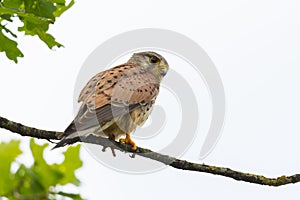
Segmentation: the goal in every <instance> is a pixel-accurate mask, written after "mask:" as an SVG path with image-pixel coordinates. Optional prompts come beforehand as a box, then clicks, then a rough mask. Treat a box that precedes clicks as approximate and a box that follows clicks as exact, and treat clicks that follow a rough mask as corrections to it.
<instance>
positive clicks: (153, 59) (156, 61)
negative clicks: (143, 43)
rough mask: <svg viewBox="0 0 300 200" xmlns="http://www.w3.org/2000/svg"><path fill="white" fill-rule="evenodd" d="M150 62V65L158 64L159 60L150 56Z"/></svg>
mask: <svg viewBox="0 0 300 200" xmlns="http://www.w3.org/2000/svg"><path fill="white" fill-rule="evenodd" d="M150 62H151V63H159V62H160V60H159V58H158V57H156V56H151V57H150Z"/></svg>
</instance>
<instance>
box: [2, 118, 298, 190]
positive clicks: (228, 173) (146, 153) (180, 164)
mask: <svg viewBox="0 0 300 200" xmlns="http://www.w3.org/2000/svg"><path fill="white" fill-rule="evenodd" d="M0 128H4V129H6V130H9V131H11V132H14V133H18V134H20V135H22V136H29V137H35V138H39V139H46V140H59V139H60V136H61V135H62V132H56V131H46V130H40V129H36V128H32V127H28V126H24V125H22V124H20V123H16V122H13V121H10V120H8V119H6V118H3V117H0ZM81 142H85V143H90V144H97V145H101V146H103V147H111V148H113V149H117V150H120V151H125V152H131V153H134V154H137V155H139V156H142V157H145V158H149V159H152V160H155V161H158V162H161V163H163V164H165V165H169V166H171V167H173V168H176V169H181V170H189V171H196V172H204V173H209V174H214V175H220V176H224V177H228V178H232V179H235V180H237V181H244V182H248V183H254V184H259V185H268V186H282V185H287V184H291V183H298V182H300V174H295V175H292V176H280V177H278V178H267V177H264V176H262V175H256V174H250V173H244V172H239V171H235V170H232V169H229V168H224V167H217V166H211V165H206V164H198V163H192V162H188V161H185V160H179V159H177V158H174V157H171V156H168V155H163V154H160V153H156V152H153V151H151V150H149V149H144V148H141V147H137V150H136V151H133V150H132V148H131V146H130V145H127V144H120V143H118V142H115V141H111V140H109V139H107V138H103V137H96V136H92V135H90V136H88V137H86V138H81Z"/></svg>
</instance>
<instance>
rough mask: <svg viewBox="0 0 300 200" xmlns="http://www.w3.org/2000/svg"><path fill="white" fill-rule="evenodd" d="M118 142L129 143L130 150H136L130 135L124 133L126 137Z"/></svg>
mask: <svg viewBox="0 0 300 200" xmlns="http://www.w3.org/2000/svg"><path fill="white" fill-rule="evenodd" d="M119 142H120V143H125V144H130V145H131V146H132V150H134V151H135V150H136V144H135V143H134V141H132V140H131V138H130V135H129V134H126V137H125V138H124V139H120V140H119Z"/></svg>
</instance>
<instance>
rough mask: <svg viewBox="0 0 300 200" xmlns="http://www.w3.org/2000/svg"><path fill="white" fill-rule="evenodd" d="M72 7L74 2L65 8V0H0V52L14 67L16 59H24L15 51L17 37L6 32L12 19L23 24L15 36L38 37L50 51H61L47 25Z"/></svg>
mask: <svg viewBox="0 0 300 200" xmlns="http://www.w3.org/2000/svg"><path fill="white" fill-rule="evenodd" d="M73 4H74V0H71V1H70V2H69V3H68V4H67V3H66V1H65V0H0V52H5V53H6V56H7V57H8V58H9V59H10V60H13V61H15V63H17V62H18V57H23V56H24V55H23V53H22V52H21V50H20V49H19V48H18V44H17V42H16V39H17V35H16V34H15V33H13V31H11V30H10V29H8V28H7V24H8V23H13V22H14V21H15V20H16V19H19V20H20V21H21V22H22V24H23V25H22V26H20V27H18V31H19V32H24V33H25V35H31V36H38V37H39V38H40V40H42V41H43V42H44V43H45V44H46V45H47V46H48V47H49V48H50V49H52V48H53V47H62V44H60V43H59V42H57V41H56V40H55V38H54V37H53V36H52V35H50V34H49V33H48V30H49V25H50V24H53V23H55V20H56V18H57V17H59V16H61V14H63V13H64V12H65V11H66V10H68V9H69V8H70V7H72V5H73Z"/></svg>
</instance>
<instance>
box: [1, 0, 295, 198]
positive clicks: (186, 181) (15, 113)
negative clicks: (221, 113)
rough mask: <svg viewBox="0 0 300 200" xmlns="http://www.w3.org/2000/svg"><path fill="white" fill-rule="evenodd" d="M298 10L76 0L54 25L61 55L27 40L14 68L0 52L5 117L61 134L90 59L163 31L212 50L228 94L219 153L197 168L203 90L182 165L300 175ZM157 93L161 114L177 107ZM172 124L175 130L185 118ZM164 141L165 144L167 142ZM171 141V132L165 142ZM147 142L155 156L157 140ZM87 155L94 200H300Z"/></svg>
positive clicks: (234, 3)
mask: <svg viewBox="0 0 300 200" xmlns="http://www.w3.org/2000/svg"><path fill="white" fill-rule="evenodd" d="M179 2H180V3H179ZM299 7H300V2H299V1H296V0H286V1H279V0H266V1H259V0H242V1H241V0H229V1H221V0H211V1H200V0H197V1H196V0H194V1H174V0H172V1H171V0H164V1H159V0H152V1H145V2H141V1H138V0H128V1H124V0H114V1H92V0H85V1H83V0H81V1H79V0H77V2H76V4H75V5H74V7H73V8H71V9H70V10H69V11H67V12H66V13H65V14H64V15H63V16H62V17H61V18H60V19H59V20H58V21H57V23H56V24H55V25H53V26H52V27H51V31H50V32H51V33H52V34H53V35H54V36H55V37H56V39H57V40H58V41H59V42H61V43H62V44H64V46H65V48H62V49H57V50H55V51H51V50H49V49H47V47H46V45H44V44H43V43H41V42H40V41H39V40H38V39H37V38H32V37H24V38H23V37H21V38H20V44H19V46H20V48H21V49H22V51H23V53H24V55H25V58H22V59H20V60H19V64H18V65H15V64H14V63H13V62H11V61H8V60H7V59H6V58H5V57H4V55H3V54H1V55H0V59H1V67H0V90H1V93H2V95H1V104H0V115H1V116H3V117H7V118H9V119H11V120H14V121H18V122H21V123H23V124H26V125H30V126H34V127H37V128H42V129H50V130H58V131H62V130H64V129H65V128H66V126H67V125H68V123H70V121H71V120H72V117H73V115H74V111H73V97H74V94H73V91H74V85H75V82H76V78H77V76H78V72H79V70H80V68H81V66H82V64H83V62H84V61H85V59H86V58H87V57H88V56H89V54H90V53H91V52H92V51H93V50H94V49H95V48H96V47H98V45H100V44H101V43H102V42H104V41H106V40H107V39H109V38H110V37H112V36H114V35H117V34H120V33H122V32H125V31H129V30H133V29H137V28H147V27H153V28H165V29H170V30H174V31H176V32H179V33H182V34H184V35H186V36H188V37H189V38H191V39H193V40H194V41H196V42H197V43H198V44H199V45H200V46H201V47H202V48H203V49H204V50H205V51H206V52H207V54H208V55H209V56H210V58H211V59H212V61H213V62H214V63H215V65H216V67H217V69H218V71H219V73H220V76H221V78H222V80H223V84H224V87H225V93H226V102H227V105H226V121H225V125H224V130H223V133H222V137H221V139H220V140H219V142H218V144H217V146H216V148H215V149H214V151H213V152H212V153H211V154H210V155H209V156H208V157H207V158H205V159H204V160H201V161H199V160H198V156H199V152H200V149H201V144H202V143H203V138H204V135H203V134H205V132H206V131H207V124H206V123H207V121H208V120H207V119H206V118H205V116H206V115H207V116H209V115H210V114H209V112H210V111H209V109H207V108H205V106H204V105H206V104H205V101H206V100H205V98H207V97H208V96H207V91H206V89H205V87H203V90H201V87H200V94H199V95H201V94H203V100H202V101H201V100H199V101H200V102H199V104H200V106H201V105H202V106H204V107H203V108H202V109H200V110H201V112H202V116H203V117H204V118H203V121H201V120H200V124H201V126H200V128H199V135H197V137H196V139H195V141H194V143H193V144H192V146H191V147H190V149H189V150H188V151H187V152H186V154H185V155H183V156H182V158H184V159H188V160H191V161H195V162H201V163H202V162H205V163H206V164H213V165H218V166H225V167H230V168H232V169H236V170H239V171H245V172H251V173H258V174H262V175H265V176H270V177H276V176H279V175H292V174H295V173H299V172H300V159H298V153H299V152H300V145H299V141H300V135H299V131H300V128H299V113H300V104H299V102H300V93H299V85H300V79H299V74H300V68H299V65H300V61H299V52H300V39H299V35H300V21H299V19H300V12H299ZM178 45H180V44H178ZM166 58H167V59H168V58H169V59H170V60H172V63H173V66H170V67H171V68H172V67H174V68H176V67H180V66H183V64H182V65H181V64H180V61H178V62H175V61H176V58H172V55H169V54H166ZM99 59H101V58H99ZM187 76H190V77H193V74H190V75H187ZM167 78H168V76H166V79H167ZM191 79H192V78H191ZM200 85H201V84H200ZM201 91H203V92H202V93H201ZM160 95H161V97H160V98H161V99H160V101H159V102H160V105H161V106H162V107H164V105H165V106H169V107H170V106H172V105H174V106H175V107H176V101H175V100H174V99H173V100H172V98H169V94H168V93H167V91H165V92H164V91H162V94H160ZM168 102H170V103H168ZM208 104H209V102H208ZM200 108H201V107H200ZM175 110H176V109H175ZM153 120H155V119H153ZM168 120H169V123H173V124H174V126H175V125H176V124H177V120H180V119H178V118H176V117H173V118H172V117H170V118H168ZM172 120H174V121H172ZM175 128H176V127H175ZM1 131H2V132H5V131H4V130H1ZM165 134H166V135H164V137H163V140H161V141H166V142H168V133H165ZM10 138H18V139H22V140H23V141H24V145H23V147H24V149H26V148H28V147H26V142H25V141H28V139H27V138H22V137H19V136H17V135H14V134H3V135H1V139H0V140H2V141H7V140H9V139H10ZM172 138H173V135H172V136H171V135H170V138H169V140H171V139H172ZM161 141H160V142H161ZM141 143H142V145H143V147H147V148H150V147H151V149H153V150H157V149H156V146H155V144H154V143H153V141H152V140H149V141H147V140H143V141H142V142H141ZM141 143H138V145H139V144H141ZM157 148H158V149H159V148H160V146H158V147H157ZM58 151H59V150H58ZM99 153H101V151H99ZM56 154H57V153H56V152H49V153H47V160H49V162H59V161H61V158H60V157H58V158H57V157H56ZM81 156H82V159H83V161H84V167H83V168H82V169H80V170H79V171H78V176H79V178H80V179H81V181H82V186H81V191H80V192H81V193H82V194H83V196H85V197H87V198H88V199H93V200H97V199H113V200H114V199H143V200H144V199H149V200H150V199H151V200H152V199H183V198H186V199H199V198H209V199H221V198H223V199H237V200H238V199H245V200H252V199H298V196H299V191H300V184H296V185H288V186H284V187H281V188H270V187H265V186H259V185H253V184H249V183H243V182H237V181H234V180H231V179H228V178H224V177H219V176H213V175H209V174H202V173H195V172H183V171H180V170H175V169H172V168H166V169H164V170H161V171H158V172H154V173H148V174H141V175H132V174H128V173H121V172H117V171H115V170H112V169H110V168H108V167H106V166H104V165H103V164H101V163H99V162H98V161H96V160H95V159H94V158H93V157H92V156H91V155H90V154H89V153H87V151H86V150H84V149H82V152H81ZM20 159H21V160H24V161H26V162H28V163H30V160H28V159H25V158H20ZM115 159H118V157H117V158H115ZM128 159H130V158H128Z"/></svg>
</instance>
